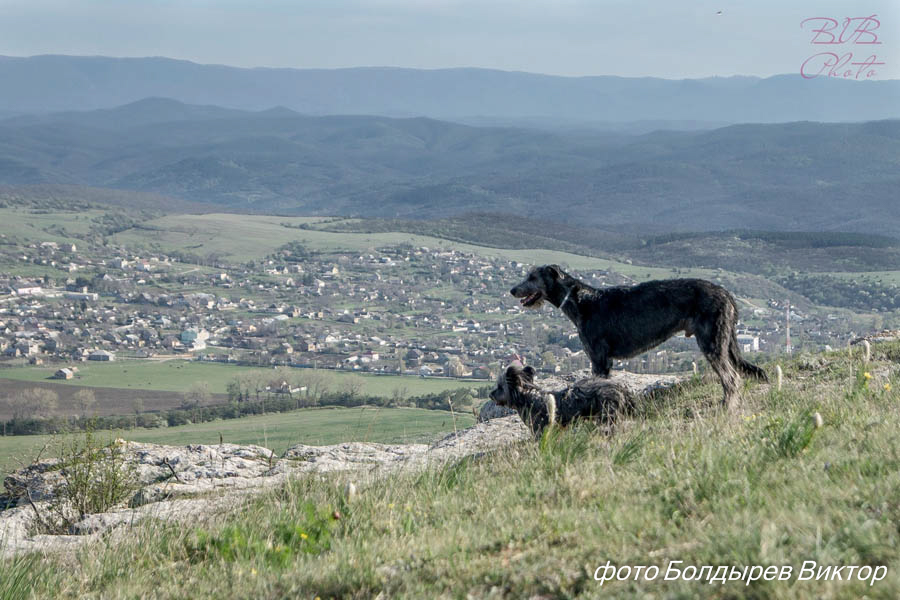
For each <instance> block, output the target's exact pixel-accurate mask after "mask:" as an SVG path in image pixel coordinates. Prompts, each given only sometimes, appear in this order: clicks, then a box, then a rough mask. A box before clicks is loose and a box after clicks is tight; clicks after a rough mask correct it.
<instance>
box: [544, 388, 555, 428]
mask: <svg viewBox="0 0 900 600" xmlns="http://www.w3.org/2000/svg"><path fill="white" fill-rule="evenodd" d="M544 402H545V403H546V404H547V426H548V427H553V425H554V424H556V397H555V396H554V395H553V394H546V395H545V396H544Z"/></svg>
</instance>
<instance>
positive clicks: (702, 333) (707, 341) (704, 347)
mask: <svg viewBox="0 0 900 600" xmlns="http://www.w3.org/2000/svg"><path fill="white" fill-rule="evenodd" d="M695 333H696V336H697V345H699V346H700V350H701V351H702V352H703V355H704V356H706V360H708V361H709V365H710V366H711V367H712V369H713V371H715V373H716V375H718V377H719V381H720V382H721V383H722V391H723V392H724V396H723V398H722V404H723V406H725V407H726V408H727V409H729V410H732V409H735V408H737V404H738V399H739V396H738V390H739V388H740V384H741V376H740V374H739V373H738V371H737V369H736V368H735V367H734V365H733V364H732V361H731V346H730V340H729V337H730V336H729V333H730V328H729V327H728V326H727V324H725V323H721V322H719V320H718V319H716V320H709V321H707V322H706V323H703V324H702V326H701V327H698V328H697V329H696V331H695Z"/></svg>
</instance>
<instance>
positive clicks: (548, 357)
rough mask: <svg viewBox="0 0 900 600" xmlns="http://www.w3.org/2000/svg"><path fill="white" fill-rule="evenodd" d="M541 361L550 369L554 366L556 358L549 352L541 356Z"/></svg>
mask: <svg viewBox="0 0 900 600" xmlns="http://www.w3.org/2000/svg"><path fill="white" fill-rule="evenodd" d="M541 360H542V361H543V362H544V364H545V365H547V366H548V367H550V368H553V367H555V366H556V356H555V355H554V354H553V353H552V352H550V351H549V350H547V351H546V352H544V353H542V354H541Z"/></svg>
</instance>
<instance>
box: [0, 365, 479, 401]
mask: <svg viewBox="0 0 900 600" xmlns="http://www.w3.org/2000/svg"><path fill="white" fill-rule="evenodd" d="M56 370H58V367H30V366H25V367H11V368H6V369H0V378H7V379H16V380H19V381H40V382H43V383H58V384H59V385H75V386H85V387H103V388H123V389H127V388H131V389H135V390H158V391H169V392H184V391H187V390H188V389H189V388H190V387H191V384H193V383H195V382H198V381H203V382H206V383H208V384H209V390H210V392H211V393H213V394H224V393H225V391H226V386H227V385H228V382H229V381H231V380H232V379H234V378H235V377H237V376H238V375H247V374H254V373H256V374H259V375H260V376H262V377H263V381H264V382H267V381H269V380H270V379H275V378H277V377H278V376H279V375H278V374H276V372H275V371H273V370H272V369H259V368H254V367H241V366H237V365H226V364H222V363H209V362H197V361H186V360H167V361H155V360H118V361H114V362H86V363H80V364H79V365H78V376H77V377H76V378H74V379H68V380H61V379H49V378H50V377H51V376H52V375H53V373H54V372H55V371H56ZM278 373H280V374H284V375H282V376H287V377H291V378H294V380H295V381H299V382H300V383H301V385H303V381H304V379H309V378H310V377H312V376H313V375H315V376H316V377H320V378H322V379H323V381H324V385H325V386H326V387H327V388H328V389H330V390H331V391H334V390H338V389H340V388H341V386H342V385H343V384H344V383H346V380H347V378H348V377H350V378H352V377H359V378H361V379H362V382H363V383H362V387H361V390H360V393H362V394H366V395H370V396H380V397H390V396H391V395H392V394H393V392H394V390H396V389H398V388H406V392H407V393H406V395H407V396H415V395H422V394H431V393H436V392H443V391H445V390H456V389H459V388H475V387H479V386H483V385H486V383H485V382H483V381H472V380H466V379H450V378H423V377H415V376H401V375H368V374H358V373H352V372H349V371H330V370H324V369H319V370H313V369H286V370H283V371H279V372H278Z"/></svg>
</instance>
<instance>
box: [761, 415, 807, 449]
mask: <svg viewBox="0 0 900 600" xmlns="http://www.w3.org/2000/svg"><path fill="white" fill-rule="evenodd" d="M763 431H764V436H765V437H764V438H763V442H764V444H765V448H766V451H767V452H769V453H771V454H773V455H775V456H776V457H777V458H794V457H795V456H797V455H799V454H800V453H801V452H803V451H804V450H806V448H807V447H808V446H809V444H810V443H811V442H812V439H813V435H814V434H815V432H816V423H815V420H814V419H813V411H811V410H805V411H803V412H801V413H800V414H799V415H797V416H796V417H794V418H793V419H791V420H789V421H785V420H784V419H782V418H781V417H776V418H773V419H771V420H770V421H769V423H768V424H767V425H766V426H765V428H764V429H763Z"/></svg>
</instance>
